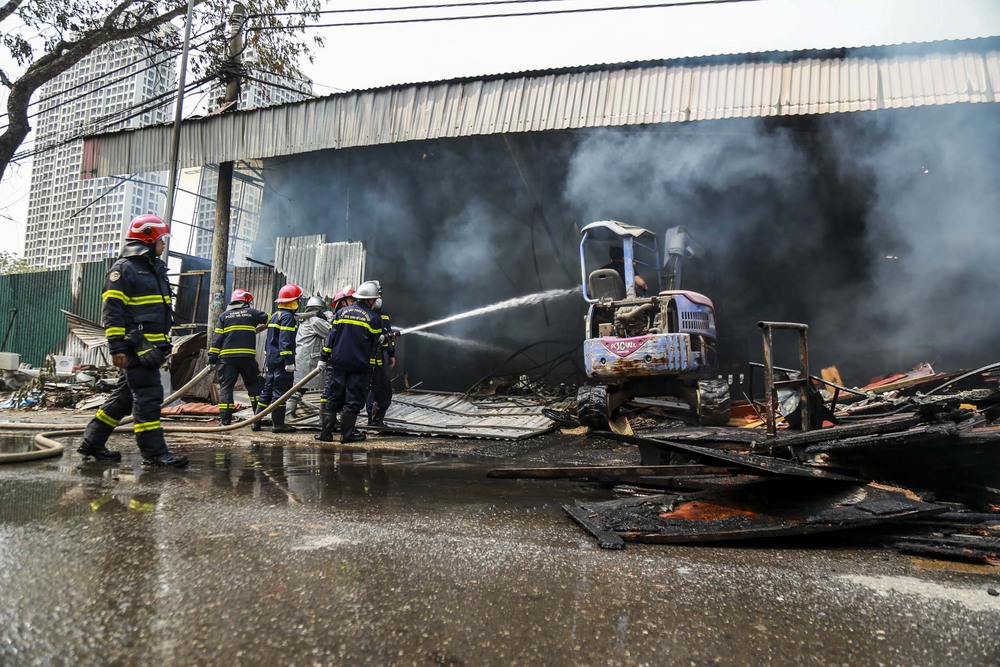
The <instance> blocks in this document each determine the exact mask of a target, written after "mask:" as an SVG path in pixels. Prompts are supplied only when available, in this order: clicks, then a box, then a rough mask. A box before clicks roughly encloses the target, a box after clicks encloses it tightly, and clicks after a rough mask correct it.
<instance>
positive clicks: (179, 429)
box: [0, 367, 320, 464]
mask: <svg viewBox="0 0 1000 667" xmlns="http://www.w3.org/2000/svg"><path fill="white" fill-rule="evenodd" d="M210 371H211V369H210V368H209V367H205V369H204V370H202V371H201V372H200V373H198V374H197V375H195V376H194V377H193V378H191V380H190V381H189V382H188V383H187V384H185V385H184V386H183V387H181V388H180V389H178V390H177V391H175V392H174V393H172V394H171V395H170V396H168V397H167V398H165V399H164V400H163V405H167V404H169V403H171V402H173V401H174V400H176V398H177V397H179V396H181V395H182V394H183V393H184V392H185V391H187V390H188V389H189V388H190V387H191V386H193V385H194V384H195V383H196V382H198V381H199V380H201V379H202V378H203V377H205V376H206V375H207V374H208V373H209V372H210ZM319 372H320V370H319V368H314V369H312V370H311V371H309V372H308V373H307V374H306V375H305V376H304V377H303V378H302V379H301V380H299V381H298V382H296V383H295V384H294V385H292V388H291V389H289V390H288V391H286V392H285V393H284V394H282V395H281V396H280V397H278V398H277V400H275V401H274V402H273V403H271V404H270V405H269V406H267V407H266V408H264V409H263V410H261V411H260V412H258V413H257V414H255V415H254V416H253V417H251V418H250V419H248V420H246V421H242V422H239V423H236V424H230V425H228V426H167V427H164V428H163V430H164V431H165V432H167V433H228V432H229V431H235V430H236V429H239V428H243V427H245V426H250V425H251V424H254V423H256V422H258V421H260V420H261V419H263V418H264V417H266V416H267V415H269V414H271V413H272V412H274V410H275V409H276V408H277V407H278V406H279V405H281V404H283V403H284V402H285V401H286V400H288V399H289V398H291V396H292V394H294V393H295V392H297V391H298V390H299V389H301V388H302V387H303V386H304V385H305V384H306V383H307V382H309V380H311V379H313V378H314V377H316V374H317V373H319ZM125 419H129V421H131V418H130V417H126V418H123V419H122V421H121V423H119V425H118V426H117V427H116V428H115V430H117V429H118V428H121V427H122V426H124V425H125ZM12 426H15V425H14V424H2V425H0V427H7V428H9V427H12ZM16 426H20V427H25V426H27V427H28V428H32V429H37V428H38V427H39V425H34V424H32V425H28V424H18V425H16ZM41 426H42V428H48V427H49V426H50V425H48V424H45V425H41ZM54 426H56V427H57V428H58V427H59V426H64V425H63V424H56V425H54ZM84 430H85V427H84V428H79V427H78V428H71V429H61V430H58V431H48V432H45V433H39V434H37V435H36V436H35V440H34V443H35V447H37V448H38V449H36V450H34V451H31V452H16V453H10V454H0V464H2V463H20V462H23V461H34V460H36V459H44V458H49V457H51V456H59V455H60V454H62V451H63V445H62V443H60V442H59V441H57V440H55V438H64V437H67V436H73V435H80V434H82V433H83V432H84Z"/></svg>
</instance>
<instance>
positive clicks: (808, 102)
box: [83, 39, 1000, 176]
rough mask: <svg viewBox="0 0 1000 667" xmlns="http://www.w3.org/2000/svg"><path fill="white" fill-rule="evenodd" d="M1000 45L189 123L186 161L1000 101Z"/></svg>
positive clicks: (439, 91)
mask: <svg viewBox="0 0 1000 667" xmlns="http://www.w3.org/2000/svg"><path fill="white" fill-rule="evenodd" d="M998 90H1000V40H996V39H986V40H970V41H969V42H968V43H959V44H956V43H954V42H947V43H941V44H937V43H930V44H926V45H920V47H914V46H910V47H909V48H906V49H900V50H895V51H894V50H891V49H860V50H856V51H845V50H838V51H834V52H808V53H807V54H794V53H778V54H768V56H766V57H765V56H764V55H761V54H748V55H744V56H724V57H717V58H696V59H683V60H678V61H665V62H656V63H637V64H624V65H621V64H619V65H609V66H600V67H590V68H583V69H579V68H578V69H572V70H563V71H556V72H539V73H531V74H517V75H507V76H499V77H489V78H483V79H471V80H470V79H463V80H453V81H443V82H437V83H424V84H413V85H408V86H395V87H391V88H381V89H374V90H366V91H354V92H349V93H342V94H337V95H331V96H328V97H323V98H318V99H312V100H307V101H303V102H298V103H294V104H288V105H284V106H277V107H269V108H265V109H256V110H251V111H243V112H236V113H232V114H224V115H222V116H214V117H210V118H201V119H195V120H190V121H186V122H185V123H184V124H183V127H182V130H181V145H180V158H179V159H180V166H181V167H182V168H183V167H190V166H200V165H203V164H212V163H217V162H224V161H231V160H240V159H247V158H268V157H275V156H279V155H291V154H296V153H304V152H308V151H315V150H322V149H339V148H351V147H360V146H371V145H376V144H388V143H395V142H403V141H414V140H422V139H437V138H443V137H462V136H474V135H484V134H493V133H508V132H539V131H545V130H568V129H578V128H592V127H605V126H623V125H643V124H650V123H675V122H684V121H691V120H717V119H723V118H748V117H768V116H790V115H801V114H818V113H841V112H850V111H866V110H876V109H898V108H904V107H913V106H921V105H939V104H954V103H958V102H997V101H998V99H997V95H998V93H997V91H998ZM170 133H171V128H170V126H169V125H161V126H156V127H150V128H146V129H143V130H125V131H120V132H115V133H110V134H105V135H99V136H97V137H92V138H90V139H87V141H88V142H91V143H94V144H96V150H94V151H93V157H94V159H95V160H97V161H98V164H97V165H93V164H86V165H83V172H84V173H88V172H90V171H91V170H92V169H94V168H95V167H96V175H97V176H112V175H116V174H123V173H133V172H148V171H162V170H165V169H167V168H168V165H167V156H168V155H169V153H170V151H169V150H168V148H169V141H170Z"/></svg>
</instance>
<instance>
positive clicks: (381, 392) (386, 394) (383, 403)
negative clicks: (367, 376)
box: [365, 351, 392, 414]
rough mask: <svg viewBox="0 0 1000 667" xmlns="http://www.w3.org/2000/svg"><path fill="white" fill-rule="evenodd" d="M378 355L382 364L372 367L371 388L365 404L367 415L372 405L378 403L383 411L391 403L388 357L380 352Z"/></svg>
mask: <svg viewBox="0 0 1000 667" xmlns="http://www.w3.org/2000/svg"><path fill="white" fill-rule="evenodd" d="M378 354H380V355H381V356H382V363H381V364H378V365H376V366H374V367H372V387H371V391H370V392H368V400H367V401H366V402H365V407H366V408H367V409H368V414H371V413H372V403H378V406H379V407H380V408H382V410H383V411H385V410H388V409H389V404H390V403H392V384H391V383H390V382H389V370H390V369H389V363H388V358H389V357H388V355H386V354H384V353H382V352H381V351H380V352H379V353H378Z"/></svg>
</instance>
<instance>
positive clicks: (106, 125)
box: [10, 76, 214, 163]
mask: <svg viewBox="0 0 1000 667" xmlns="http://www.w3.org/2000/svg"><path fill="white" fill-rule="evenodd" d="M213 78H214V77H212V76H205V77H202V78H201V79H198V80H197V81H192V82H191V83H189V84H187V85H186V86H185V87H184V92H185V94H186V93H188V92H190V91H191V90H194V89H195V88H198V87H199V86H201V85H203V84H205V83H206V82H208V81H211V80H212V79H213ZM176 99H177V91H176V90H169V91H166V92H164V93H161V94H159V95H156V96H154V97H150V98H147V99H145V100H143V101H142V102H139V103H137V104H133V105H130V106H128V107H125V108H123V109H120V110H118V111H115V112H114V113H111V114H107V115H105V116H102V117H100V118H97V119H95V120H92V121H90V122H91V123H92V124H94V125H96V124H102V125H101V127H94V126H93V125H92V126H91V127H85V128H82V129H81V130H80V133H79V134H76V135H74V136H72V137H68V138H66V139H63V140H60V141H56V142H54V143H52V144H46V145H45V146H43V147H41V148H37V149H35V150H28V151H21V152H20V153H15V154H14V156H13V157H12V158H11V160H10V162H11V163H18V162H21V161H23V160H25V159H26V158H29V157H33V156H35V155H39V154H41V153H45V152H47V151H50V150H53V149H55V148H59V147H60V146H65V145H67V144H71V143H73V142H75V141H78V140H80V139H83V138H84V137H87V136H93V135H95V134H100V133H102V132H105V131H107V130H109V129H111V128H112V127H113V126H115V125H118V124H120V123H124V122H125V121H128V120H131V119H132V118H135V117H136V116H141V115H143V114H145V113H149V112H151V111H153V110H155V109H158V108H160V107H163V106H166V105H168V104H171V103H173V102H174V101H175V100H176ZM154 102H155V104H151V103H154ZM136 109H137V111H135V112H134V113H131V114H129V115H127V116H124V117H120V118H119V117H117V116H119V114H122V113H125V112H128V111H133V110H136Z"/></svg>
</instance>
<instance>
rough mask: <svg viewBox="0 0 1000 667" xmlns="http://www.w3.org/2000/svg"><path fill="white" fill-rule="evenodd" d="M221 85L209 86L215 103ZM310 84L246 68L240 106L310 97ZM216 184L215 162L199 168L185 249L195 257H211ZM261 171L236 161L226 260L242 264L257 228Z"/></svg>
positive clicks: (262, 189) (252, 165) (261, 197)
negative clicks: (196, 189)
mask: <svg viewBox="0 0 1000 667" xmlns="http://www.w3.org/2000/svg"><path fill="white" fill-rule="evenodd" d="M223 92H224V91H223V89H222V88H221V87H217V88H213V98H214V99H216V100H217V101H216V104H214V105H213V106H218V105H219V102H218V100H220V99H221V98H222V97H223ZM312 96H313V94H312V83H311V82H310V81H309V80H307V79H296V78H289V77H284V76H279V75H277V74H272V73H270V72H263V71H260V70H259V69H256V68H254V66H253V64H250V65H248V67H247V78H246V79H244V81H243V84H242V88H241V90H240V103H239V108H240V109H253V108H257V107H267V106H274V105H276V104H288V103H290V102H298V101H299V100H304V99H307V98H309V97H312ZM218 184H219V167H218V165H207V166H205V167H203V168H202V170H201V178H200V182H199V186H198V204H197V206H196V208H195V220H194V230H193V233H192V236H191V238H192V241H193V247H191V248H188V249H187V252H188V253H190V254H194V255H197V256H198V257H206V258H211V256H212V240H213V238H214V236H215V233H214V229H215V193H216V190H217V189H218ZM264 186H265V183H264V179H263V172H262V170H261V168H260V165H259V163H252V162H249V163H248V162H237V163H236V169H235V173H234V174H233V197H232V204H231V206H232V211H231V213H230V224H229V263H230V264H236V265H237V266H239V265H244V264H246V263H247V262H246V257H247V255H249V254H250V250H251V248H253V244H254V241H255V240H256V239H257V231H258V229H259V228H260V206H261V200H262V199H263V197H264Z"/></svg>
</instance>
